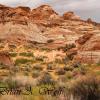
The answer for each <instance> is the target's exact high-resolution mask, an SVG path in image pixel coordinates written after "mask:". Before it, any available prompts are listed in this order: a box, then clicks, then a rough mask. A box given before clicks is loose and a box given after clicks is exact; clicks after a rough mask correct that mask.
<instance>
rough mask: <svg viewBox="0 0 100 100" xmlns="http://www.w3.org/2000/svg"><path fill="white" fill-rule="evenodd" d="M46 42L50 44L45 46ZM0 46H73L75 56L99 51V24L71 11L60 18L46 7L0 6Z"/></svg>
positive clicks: (55, 47) (50, 8)
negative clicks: (75, 48)
mask: <svg viewBox="0 0 100 100" xmlns="http://www.w3.org/2000/svg"><path fill="white" fill-rule="evenodd" d="M49 40H53V42H52V43H48V41H49ZM0 43H5V44H6V43H8V44H16V45H26V44H30V43H31V44H32V45H35V44H36V43H37V44H38V45H37V46H38V47H40V45H41V46H42V47H43V46H44V47H48V48H51V49H53V48H54V49H57V48H59V47H60V46H64V45H66V44H69V43H75V44H76V46H77V50H78V53H80V52H83V53H84V52H86V51H88V52H91V51H99V52H100V45H99V44H100V24H99V23H96V22H92V21H91V20H90V19H89V20H87V21H85V20H82V19H81V18H80V17H79V16H77V15H75V14H74V12H71V11H69V12H67V13H65V14H63V16H62V17H61V16H60V15H59V14H58V13H56V12H55V11H54V10H53V9H52V7H50V6H49V5H42V6H40V7H38V8H35V9H32V10H31V9H30V8H29V7H22V6H19V7H8V6H5V5H0ZM84 54H86V53H84ZM96 54H97V53H96ZM98 58H99V57H98Z"/></svg>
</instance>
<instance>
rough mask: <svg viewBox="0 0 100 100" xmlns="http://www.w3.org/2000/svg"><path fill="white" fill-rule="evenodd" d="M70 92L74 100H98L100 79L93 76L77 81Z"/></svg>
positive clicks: (99, 98)
mask: <svg viewBox="0 0 100 100" xmlns="http://www.w3.org/2000/svg"><path fill="white" fill-rule="evenodd" d="M71 92H72V93H73V96H74V98H76V100H100V79H99V78H96V77H95V76H91V77H90V76H86V77H83V78H81V79H78V80H77V81H75V82H74V84H73V86H72V88H71Z"/></svg>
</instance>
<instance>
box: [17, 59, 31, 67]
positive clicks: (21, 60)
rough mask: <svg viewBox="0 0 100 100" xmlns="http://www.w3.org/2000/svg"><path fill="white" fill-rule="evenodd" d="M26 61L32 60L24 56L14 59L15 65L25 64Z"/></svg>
mask: <svg viewBox="0 0 100 100" xmlns="http://www.w3.org/2000/svg"><path fill="white" fill-rule="evenodd" d="M28 62H32V60H29V59H25V58H19V59H16V61H15V65H19V64H26V63H28Z"/></svg>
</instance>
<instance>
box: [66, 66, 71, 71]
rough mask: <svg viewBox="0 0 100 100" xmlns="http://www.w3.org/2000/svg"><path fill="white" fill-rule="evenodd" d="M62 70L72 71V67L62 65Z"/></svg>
mask: <svg viewBox="0 0 100 100" xmlns="http://www.w3.org/2000/svg"><path fill="white" fill-rule="evenodd" d="M64 70H65V71H72V70H73V67H71V66H64Z"/></svg>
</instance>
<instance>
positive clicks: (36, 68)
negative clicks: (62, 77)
mask: <svg viewBox="0 0 100 100" xmlns="http://www.w3.org/2000/svg"><path fill="white" fill-rule="evenodd" d="M33 70H38V71H42V70H43V67H42V66H41V65H39V64H36V65H34V66H33Z"/></svg>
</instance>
